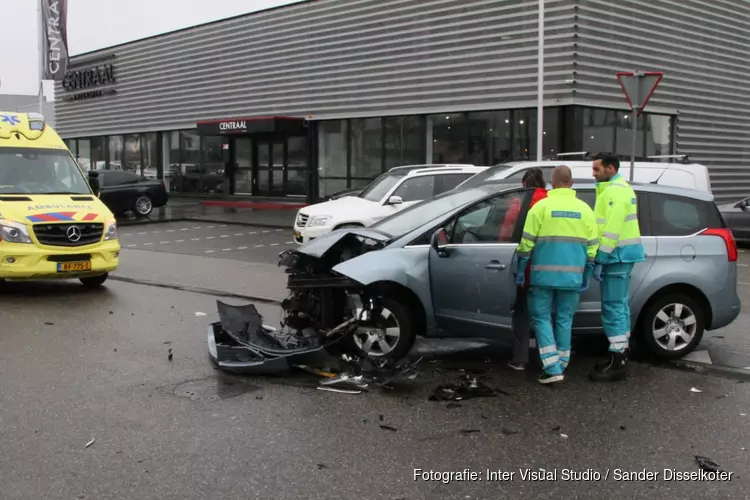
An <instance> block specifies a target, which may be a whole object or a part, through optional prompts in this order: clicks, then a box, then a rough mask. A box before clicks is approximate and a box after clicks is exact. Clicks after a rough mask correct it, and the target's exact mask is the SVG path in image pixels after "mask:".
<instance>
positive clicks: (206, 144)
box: [201, 136, 226, 193]
mask: <svg viewBox="0 0 750 500" xmlns="http://www.w3.org/2000/svg"><path fill="white" fill-rule="evenodd" d="M221 144H222V138H221V137H219V136H205V137H203V168H201V171H202V172H203V192H206V193H223V190H224V182H225V180H226V177H225V176H224V160H223V158H222V149H221Z"/></svg>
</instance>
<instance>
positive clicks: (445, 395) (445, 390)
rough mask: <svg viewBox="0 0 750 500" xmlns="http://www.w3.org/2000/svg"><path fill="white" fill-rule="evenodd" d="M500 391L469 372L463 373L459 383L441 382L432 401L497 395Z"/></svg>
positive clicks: (430, 398)
mask: <svg viewBox="0 0 750 500" xmlns="http://www.w3.org/2000/svg"><path fill="white" fill-rule="evenodd" d="M497 394H498V391H497V390H496V389H493V388H491V387H489V386H488V385H487V384H485V383H484V382H482V381H480V380H478V379H477V377H473V376H471V375H469V374H467V373H463V374H462V375H461V382H460V383H459V384H441V385H439V386H437V387H435V389H434V390H433V391H432V394H430V397H429V398H428V399H429V400H430V401H462V400H465V399H473V398H489V397H495V396H497Z"/></svg>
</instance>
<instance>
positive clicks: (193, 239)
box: [190, 238, 200, 241]
mask: <svg viewBox="0 0 750 500" xmlns="http://www.w3.org/2000/svg"><path fill="white" fill-rule="evenodd" d="M190 241H200V238H190Z"/></svg>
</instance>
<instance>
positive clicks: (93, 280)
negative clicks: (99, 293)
mask: <svg viewBox="0 0 750 500" xmlns="http://www.w3.org/2000/svg"><path fill="white" fill-rule="evenodd" d="M108 277H109V274H108V273H104V274H102V275H101V276H92V277H90V278H80V280H81V284H83V286H84V287H85V288H99V287H100V286H102V285H103V284H104V282H105V281H107V278H108Z"/></svg>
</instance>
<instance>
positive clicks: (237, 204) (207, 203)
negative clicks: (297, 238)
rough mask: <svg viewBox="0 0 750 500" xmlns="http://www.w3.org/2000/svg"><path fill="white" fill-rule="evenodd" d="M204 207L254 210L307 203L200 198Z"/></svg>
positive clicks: (289, 207) (290, 207) (282, 207)
mask: <svg viewBox="0 0 750 500" xmlns="http://www.w3.org/2000/svg"><path fill="white" fill-rule="evenodd" d="M200 204H201V205H203V206H204V207H223V208H252V209H255V210H299V209H300V208H304V207H306V206H307V203H281V202H272V201H224V200H201V201H200Z"/></svg>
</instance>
